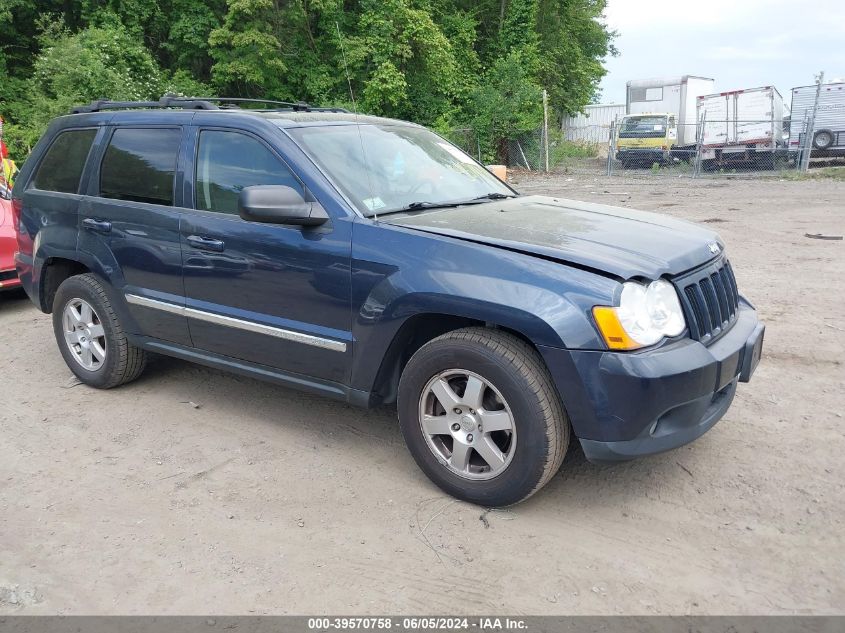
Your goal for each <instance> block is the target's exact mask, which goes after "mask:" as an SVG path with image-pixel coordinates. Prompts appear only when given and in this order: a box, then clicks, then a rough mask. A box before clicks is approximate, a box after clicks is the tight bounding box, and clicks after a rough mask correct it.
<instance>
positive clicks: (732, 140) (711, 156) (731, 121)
mask: <svg viewBox="0 0 845 633" xmlns="http://www.w3.org/2000/svg"><path fill="white" fill-rule="evenodd" d="M697 111H698V117H697V118H698V121H699V123H702V122H703V127H702V130H701V160H702V167H703V168H704V169H708V168H712V167H714V166H716V165H720V164H723V163H728V162H734V161H751V162H753V163H754V164H755V165H758V166H763V167H768V168H772V167H774V165H775V161H776V160H777V158H778V157H780V156H784V157H785V156H786V142H785V139H784V138H783V98H782V97H781V96H780V93H779V92H778V91H777V89H776V88H775V87H774V86H762V87H759V88H745V89H743V90H731V91H729V92H719V93H716V94H709V95H702V96H700V97H698V104H697Z"/></svg>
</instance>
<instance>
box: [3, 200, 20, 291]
mask: <svg viewBox="0 0 845 633" xmlns="http://www.w3.org/2000/svg"><path fill="white" fill-rule="evenodd" d="M5 193H6V188H5V187H4V185H3V184H2V183H0V290H7V289H9V288H19V287H20V285H21V281H20V279H18V273H17V271H16V270H15V251H16V250H17V247H18V244H17V240H16V238H15V228H14V226H13V225H12V201H11V200H7V199H6V198H5V195H4V194H5Z"/></svg>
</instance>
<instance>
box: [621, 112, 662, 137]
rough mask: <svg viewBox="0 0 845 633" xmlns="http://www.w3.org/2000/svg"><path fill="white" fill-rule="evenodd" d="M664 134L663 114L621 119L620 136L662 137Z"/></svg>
mask: <svg viewBox="0 0 845 633" xmlns="http://www.w3.org/2000/svg"><path fill="white" fill-rule="evenodd" d="M664 136H666V117H665V116H635V117H628V118H625V119H622V125H621V126H620V127H619V137H620V138H635V137H636V138H662V137H664Z"/></svg>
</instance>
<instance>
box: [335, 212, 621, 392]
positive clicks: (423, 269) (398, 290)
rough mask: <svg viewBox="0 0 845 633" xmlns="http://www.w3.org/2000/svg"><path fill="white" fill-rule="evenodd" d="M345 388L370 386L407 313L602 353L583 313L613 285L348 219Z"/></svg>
mask: <svg viewBox="0 0 845 633" xmlns="http://www.w3.org/2000/svg"><path fill="white" fill-rule="evenodd" d="M352 250H353V280H352V311H353V314H352V319H353V324H352V327H353V337H354V340H355V346H356V350H357V351H356V353H355V354H354V358H353V367H352V376H351V378H352V384H353V386H354V387H356V388H362V389H369V388H370V387H371V386H372V384H373V381H374V380H375V376H376V372H377V371H378V368H379V365H380V363H381V360H382V358H383V357H384V355H385V353H386V351H387V350H388V348H389V346H390V344H391V342H392V341H393V339H394V337H395V336H396V334H397V332H399V330H400V329H401V328H402V326H403V325H404V324H405V323H406V322H407V320H408V319H410V318H412V317H415V316H418V315H426V314H439V315H448V316H454V317H463V318H467V319H472V320H475V321H479V322H483V323H490V324H494V325H497V326H500V327H505V328H508V329H511V330H514V331H516V332H519V333H520V334H522V335H523V336H525V337H526V338H527V339H529V340H530V341H531V342H532V343H534V345H536V346H545V347H554V348H577V349H604V344H603V342H602V341H601V340H600V338H599V335H598V332H597V331H596V329H595V327H594V325H593V322H592V317H591V314H590V313H591V309H592V306H594V305H607V303H608V302H609V301H612V299H613V293H614V291H615V289H616V287H617V285H618V284H617V282H616V281H615V280H613V279H610V278H607V277H603V276H601V275H597V274H595V273H592V272H588V271H585V270H581V269H578V268H573V267H570V266H566V265H564V264H561V263H559V262H554V261H549V260H547V259H542V258H537V257H532V256H529V255H525V254H522V253H516V252H513V251H508V250H504V249H500V248H496V247H492V246H487V245H484V244H477V243H474V242H467V241H463V240H460V239H457V238H451V237H445V236H439V235H434V234H431V233H422V232H418V231H415V230H413V229H407V228H404V227H398V226H393V225H385V224H379V223H375V222H372V221H368V220H363V221H361V222H356V224H355V229H354V237H353V249H352Z"/></svg>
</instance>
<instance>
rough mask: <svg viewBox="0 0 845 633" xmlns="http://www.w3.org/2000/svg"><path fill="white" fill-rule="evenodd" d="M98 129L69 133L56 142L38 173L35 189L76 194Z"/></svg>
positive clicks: (60, 136) (63, 133)
mask: <svg viewBox="0 0 845 633" xmlns="http://www.w3.org/2000/svg"><path fill="white" fill-rule="evenodd" d="M96 134H97V130H93V129H87V130H67V131H65V132H62V133H60V134H59V135H58V136H57V137H56V140H54V141H53V143H52V145H50V148H49V149H48V150H47V153H46V154H44V158H43V159H42V160H41V164H40V165H39V166H38V170H37V171H36V172H35V178H33V181H32V186H33V187H35V188H36V189H41V190H42V191H58V192H60V193H76V192H77V191H79V179H80V178H81V176H82V170H83V169H84V168H85V161H86V160H87V159H88V153H89V152H90V151H91V144H92V143H93V142H94V137H95V136H96Z"/></svg>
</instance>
